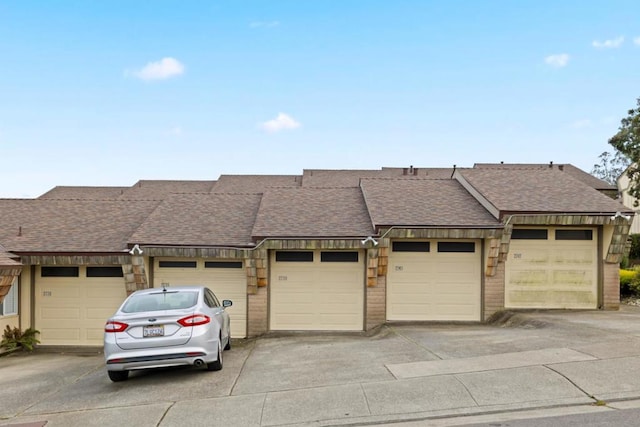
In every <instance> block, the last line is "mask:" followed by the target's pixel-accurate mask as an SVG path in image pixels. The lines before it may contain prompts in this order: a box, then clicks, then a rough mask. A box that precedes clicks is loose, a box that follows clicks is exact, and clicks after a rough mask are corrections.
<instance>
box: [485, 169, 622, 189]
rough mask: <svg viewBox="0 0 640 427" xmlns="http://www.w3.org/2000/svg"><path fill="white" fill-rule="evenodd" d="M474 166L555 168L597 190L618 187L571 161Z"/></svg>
mask: <svg viewBox="0 0 640 427" xmlns="http://www.w3.org/2000/svg"><path fill="white" fill-rule="evenodd" d="M473 167H474V168H478V169H486V168H491V169H525V170H526V169H542V170H545V169H555V170H559V171H562V172H566V173H567V174H568V175H571V176H572V177H573V178H575V179H577V180H578V181H580V182H582V183H584V184H587V185H588V186H589V187H593V188H595V189H596V190H608V191H616V190H617V189H618V188H617V187H616V186H615V185H612V184H609V183H608V182H606V181H604V180H602V179H600V178H596V177H595V176H593V175H591V174H590V173H587V172H585V171H583V170H582V169H580V168H577V167H575V166H573V165H572V164H569V163H560V164H555V163H547V164H544V163H476V164H475V165H473Z"/></svg>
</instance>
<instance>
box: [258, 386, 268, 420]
mask: <svg viewBox="0 0 640 427" xmlns="http://www.w3.org/2000/svg"><path fill="white" fill-rule="evenodd" d="M267 395H268V393H265V394H264V396H263V397H262V407H261V408H260V425H263V424H262V420H263V419H264V408H265V407H266V406H267Z"/></svg>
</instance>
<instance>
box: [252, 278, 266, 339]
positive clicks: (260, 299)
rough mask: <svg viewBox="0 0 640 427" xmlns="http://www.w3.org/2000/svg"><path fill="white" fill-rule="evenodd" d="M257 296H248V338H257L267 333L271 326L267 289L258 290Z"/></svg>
mask: <svg viewBox="0 0 640 427" xmlns="http://www.w3.org/2000/svg"><path fill="white" fill-rule="evenodd" d="M257 290H258V291H257V292H256V293H255V294H249V295H247V298H248V306H247V336H248V337H256V336H259V335H262V334H264V333H266V332H267V328H268V325H269V318H268V299H267V288H266V287H259V288H257Z"/></svg>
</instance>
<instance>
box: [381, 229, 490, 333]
mask: <svg viewBox="0 0 640 427" xmlns="http://www.w3.org/2000/svg"><path fill="white" fill-rule="evenodd" d="M465 242H469V241H465ZM473 242H475V252H438V249H437V248H438V247H439V246H440V245H439V244H438V241H435V240H434V241H431V242H430V248H431V251H430V252H406V251H397V252H396V251H393V250H392V251H391V254H390V257H389V265H390V268H389V274H388V284H387V319H388V320H438V321H443V320H473V321H477V320H480V306H481V301H480V298H481V294H480V290H481V275H482V272H481V257H480V255H481V254H480V250H479V248H480V244H479V241H473ZM449 247H451V245H449ZM392 248H393V245H392ZM443 250H444V249H443Z"/></svg>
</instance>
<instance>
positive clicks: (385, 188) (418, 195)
mask: <svg viewBox="0 0 640 427" xmlns="http://www.w3.org/2000/svg"><path fill="white" fill-rule="evenodd" d="M362 192H363V194H364V197H365V200H366V203H367V207H368V208H369V212H370V213H371V218H372V220H373V223H374V225H375V226H376V227H379V226H391V225H397V226H440V227H498V226H499V223H498V221H497V220H496V219H495V218H494V217H493V216H491V214H490V213H489V212H487V210H486V209H484V208H483V207H482V205H480V203H479V202H478V201H477V200H476V199H474V198H473V197H472V196H471V195H470V194H469V193H468V192H467V191H466V190H465V189H464V188H463V187H462V186H461V185H460V183H458V182H457V181H455V180H451V179H446V180H436V179H411V180H407V179H363V180H362Z"/></svg>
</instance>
